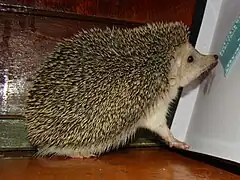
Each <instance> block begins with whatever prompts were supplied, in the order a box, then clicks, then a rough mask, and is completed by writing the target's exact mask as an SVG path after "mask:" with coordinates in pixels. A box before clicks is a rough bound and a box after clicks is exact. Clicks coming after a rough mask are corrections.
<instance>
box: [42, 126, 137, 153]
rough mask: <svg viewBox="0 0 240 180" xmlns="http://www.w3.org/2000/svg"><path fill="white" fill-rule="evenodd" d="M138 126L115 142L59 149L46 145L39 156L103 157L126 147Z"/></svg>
mask: <svg viewBox="0 0 240 180" xmlns="http://www.w3.org/2000/svg"><path fill="white" fill-rule="evenodd" d="M138 127H139V126H138V125H134V126H133V127H131V128H128V129H127V130H125V131H123V132H122V133H121V134H120V135H118V136H116V137H115V139H113V140H108V141H106V142H102V143H101V144H98V145H90V146H88V145H86V146H79V147H71V146H69V147H64V148H62V147H58V146H54V145H52V146H48V145H45V146H43V147H41V148H39V149H38V153H37V154H38V155H39V156H45V155H52V154H55V155H60V156H69V157H78V156H82V157H90V156H96V155H101V154H102V153H104V152H107V151H109V150H111V149H114V148H119V147H121V146H124V145H125V144H126V142H127V140H128V139H130V138H132V137H133V135H134V134H135V132H136V130H137V128H138Z"/></svg>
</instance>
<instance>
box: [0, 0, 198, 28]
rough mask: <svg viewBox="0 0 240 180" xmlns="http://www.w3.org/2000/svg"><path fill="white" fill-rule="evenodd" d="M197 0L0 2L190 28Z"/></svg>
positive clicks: (12, 0)
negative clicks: (173, 24)
mask: <svg viewBox="0 0 240 180" xmlns="http://www.w3.org/2000/svg"><path fill="white" fill-rule="evenodd" d="M195 2H196V0H0V3H5V4H20V5H26V6H31V7H34V8H38V9H45V10H53V11H64V12H71V13H77V14H83V15H94V16H101V17H109V18H115V19H122V20H131V21H138V22H149V21H158V20H165V21H166V20H167V21H169V20H172V21H175V20H181V21H183V22H185V23H186V24H188V25H191V22H192V15H193V12H194V6H195Z"/></svg>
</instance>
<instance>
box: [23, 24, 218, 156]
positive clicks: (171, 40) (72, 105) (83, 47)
mask: <svg viewBox="0 0 240 180" xmlns="http://www.w3.org/2000/svg"><path fill="white" fill-rule="evenodd" d="M189 32H190V30H189V27H188V26H187V25H185V24H184V23H183V22H178V21H177V22H153V23H147V24H144V25H141V26H138V27H134V28H117V27H113V28H109V27H106V28H104V29H100V28H91V29H88V30H81V31H79V32H78V33H76V34H74V35H73V36H72V37H69V38H65V39H64V40H62V42H60V43H59V44H57V45H56V47H55V49H54V50H53V52H51V54H50V55H49V56H47V57H46V58H45V61H44V63H43V64H42V66H41V67H40V68H39V70H38V71H37V73H36V76H35V77H34V80H33V84H32V87H31V89H30V90H29V94H28V97H27V101H26V108H25V120H26V127H27V132H28V139H29V141H30V143H31V144H32V145H33V146H34V147H37V149H38V152H37V153H38V155H41V156H46V155H57V156H67V157H72V158H89V157H96V156H100V155H102V154H104V153H106V152H108V151H110V150H112V149H118V148H120V147H122V146H124V145H126V144H127V142H128V140H131V139H132V138H133V137H134V135H135V133H136V131H137V130H138V129H139V128H145V129H148V130H150V131H151V132H153V133H156V134H157V135H159V136H160V137H161V138H162V139H163V140H164V141H165V142H166V144H168V146H169V147H174V148H178V149H189V147H190V146H189V145H188V144H186V143H184V142H181V141H179V140H177V139H176V138H175V137H174V136H173V134H172V133H171V131H170V129H169V127H168V126H167V122H166V115H167V113H168V111H169V110H168V109H169V106H170V103H171V102H172V101H173V100H174V99H175V98H176V96H177V93H178V90H179V88H180V87H185V86H187V85H188V84H189V83H190V82H192V81H194V80H196V79H197V78H199V77H200V76H201V75H202V74H204V73H205V72H210V71H211V70H212V69H213V68H214V67H215V66H216V65H217V63H218V55H216V54H208V55H206V54H202V53H200V52H199V51H197V50H196V49H195V48H194V47H193V45H192V44H191V43H190V41H189Z"/></svg>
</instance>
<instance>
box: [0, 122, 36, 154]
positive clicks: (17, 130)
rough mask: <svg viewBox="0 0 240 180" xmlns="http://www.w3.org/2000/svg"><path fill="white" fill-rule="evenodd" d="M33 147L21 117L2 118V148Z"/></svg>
mask: <svg viewBox="0 0 240 180" xmlns="http://www.w3.org/2000/svg"><path fill="white" fill-rule="evenodd" d="M16 149H32V147H31V145H30V143H29V141H28V139H27V132H26V129H25V124H24V121H23V120H21V119H1V120H0V150H16Z"/></svg>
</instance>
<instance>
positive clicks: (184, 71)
mask: <svg viewBox="0 0 240 180" xmlns="http://www.w3.org/2000/svg"><path fill="white" fill-rule="evenodd" d="M174 61H175V63H174V66H175V67H174V68H173V71H175V72H174V74H175V75H177V79H178V84H179V86H181V87H184V86H186V85H188V84H189V83H190V82H192V81H193V80H195V79H196V78H199V77H201V78H205V77H206V76H207V75H208V74H209V72H210V71H211V70H212V69H213V68H214V67H215V66H216V65H217V63H218V56H217V55H204V54H201V53H200V52H198V51H197V50H196V49H195V48H194V47H193V46H192V45H191V44H189V43H186V44H184V45H182V46H181V47H179V48H178V49H177V51H176V54H175V59H174ZM176 73H177V74H176Z"/></svg>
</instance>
